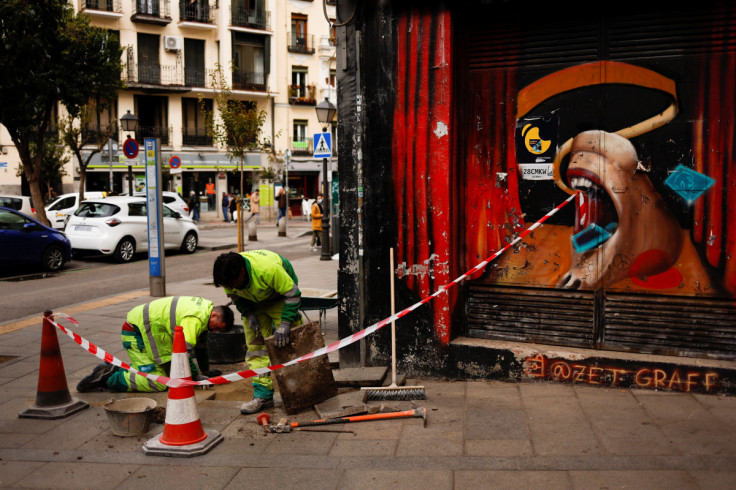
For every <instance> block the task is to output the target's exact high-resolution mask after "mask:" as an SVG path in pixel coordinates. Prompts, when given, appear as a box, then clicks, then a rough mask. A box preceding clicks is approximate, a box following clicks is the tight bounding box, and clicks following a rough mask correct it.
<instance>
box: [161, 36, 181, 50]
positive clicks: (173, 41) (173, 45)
mask: <svg viewBox="0 0 736 490" xmlns="http://www.w3.org/2000/svg"><path fill="white" fill-rule="evenodd" d="M164 49H165V50H166V51H181V38H180V37H174V36H164Z"/></svg>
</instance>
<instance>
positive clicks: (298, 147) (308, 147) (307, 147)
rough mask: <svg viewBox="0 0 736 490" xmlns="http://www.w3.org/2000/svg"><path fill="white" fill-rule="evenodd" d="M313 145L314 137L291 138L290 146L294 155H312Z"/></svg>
mask: <svg viewBox="0 0 736 490" xmlns="http://www.w3.org/2000/svg"><path fill="white" fill-rule="evenodd" d="M312 145H313V142H312V138H303V139H300V140H295V139H294V138H289V147H290V148H291V154H292V155H300V156H302V155H309V156H311V155H312V154H313V153H314V151H313V146H312Z"/></svg>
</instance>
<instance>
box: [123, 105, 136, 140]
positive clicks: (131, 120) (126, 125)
mask: <svg viewBox="0 0 736 490" xmlns="http://www.w3.org/2000/svg"><path fill="white" fill-rule="evenodd" d="M120 126H121V127H122V128H123V131H125V132H127V133H132V132H135V130H136V129H138V118H137V117H136V116H135V114H131V113H130V111H128V112H127V113H126V114H125V115H124V116H123V117H121V118H120ZM128 138H130V135H128Z"/></svg>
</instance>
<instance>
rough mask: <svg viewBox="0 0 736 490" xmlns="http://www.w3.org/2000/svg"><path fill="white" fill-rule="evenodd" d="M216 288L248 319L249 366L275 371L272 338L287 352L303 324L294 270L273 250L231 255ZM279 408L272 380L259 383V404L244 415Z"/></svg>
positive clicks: (221, 261)
mask: <svg viewBox="0 0 736 490" xmlns="http://www.w3.org/2000/svg"><path fill="white" fill-rule="evenodd" d="M212 275H213V279H214V282H215V286H216V287H219V286H222V287H223V289H224V290H225V293H227V295H228V296H229V297H230V299H232V301H233V303H234V304H235V307H236V308H237V309H238V311H239V312H240V314H241V315H243V325H244V326H245V325H247V327H249V328H244V329H243V330H244V331H245V344H246V346H247V347H248V352H247V354H246V360H247V362H248V366H249V367H250V369H258V368H262V367H266V366H268V365H269V359H268V353H267V352H266V341H265V340H264V339H265V338H266V337H270V336H271V335H273V336H274V344H275V345H276V347H278V348H282V347H284V346H286V345H287V344H289V343H290V341H291V340H290V338H289V332H290V330H291V327H295V326H297V325H301V324H302V316H301V313H299V308H300V307H301V297H302V296H301V295H302V293H301V292H300V291H299V286H298V282H299V280H298V279H297V277H296V273H295V272H294V268H293V267H292V266H291V263H290V262H289V261H288V260H286V259H285V258H284V257H282V256H281V255H279V254H277V253H275V252H271V251H269V250H249V251H246V252H243V253H240V254H237V253H235V252H229V253H226V254H221V255H220V256H219V257H217V259H216V260H215V265H214V267H213V269H212ZM272 406H273V380H272V379H271V376H269V375H267V376H258V377H254V378H253V399H252V400H251V401H249V402H247V403H244V404H243V406H242V407H241V408H240V412H241V413H245V414H249V413H256V412H258V411H260V410H262V409H264V408H268V407H272Z"/></svg>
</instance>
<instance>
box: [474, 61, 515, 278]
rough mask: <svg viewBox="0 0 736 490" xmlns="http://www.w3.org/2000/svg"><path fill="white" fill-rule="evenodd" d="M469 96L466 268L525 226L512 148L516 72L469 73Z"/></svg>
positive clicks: (500, 245) (509, 70)
mask: <svg viewBox="0 0 736 490" xmlns="http://www.w3.org/2000/svg"><path fill="white" fill-rule="evenodd" d="M469 84H470V86H469V90H468V94H470V95H468V97H472V101H470V103H469V104H467V105H469V107H470V111H472V112H470V113H469V117H468V118H467V126H466V127H465V128H464V130H465V132H464V134H465V136H466V137H467V139H466V140H465V141H466V142H465V143H464V144H465V146H466V150H465V154H466V158H465V162H464V168H465V172H466V175H465V179H464V181H465V183H466V186H467V188H466V189H465V194H466V199H465V201H464V204H463V205H464V208H465V209H464V210H465V222H466V226H465V244H466V249H465V267H467V268H470V267H473V266H474V265H476V264H478V263H479V262H480V261H482V260H484V259H486V258H488V257H489V256H490V255H491V254H493V253H494V252H495V251H496V250H498V249H499V248H502V247H503V246H505V245H506V244H507V243H509V242H510V241H511V240H513V238H514V237H515V236H516V235H515V234H518V232H520V231H521V230H523V229H524V228H525V223H524V219H523V217H522V212H521V204H520V202H519V180H518V174H517V172H516V156H515V153H514V130H515V127H516V98H515V97H516V94H517V92H518V90H517V87H516V72H515V70H514V69H506V70H494V71H483V72H478V73H471V76H470V81H469Z"/></svg>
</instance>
